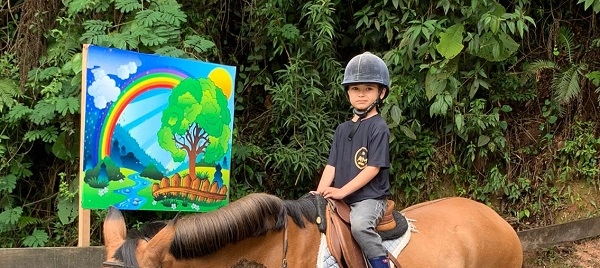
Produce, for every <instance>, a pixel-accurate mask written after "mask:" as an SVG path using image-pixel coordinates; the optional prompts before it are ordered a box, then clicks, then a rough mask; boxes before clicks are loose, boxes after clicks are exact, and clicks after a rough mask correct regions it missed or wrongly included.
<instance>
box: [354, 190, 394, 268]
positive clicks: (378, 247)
mask: <svg viewBox="0 0 600 268" xmlns="http://www.w3.org/2000/svg"><path fill="white" fill-rule="evenodd" d="M385 206H386V200H385V199H384V200H381V199H366V200H363V201H359V202H355V203H352V204H350V208H351V209H350V228H351V230H352V236H353V237H354V239H355V240H356V242H357V243H358V244H359V245H360V247H361V249H362V251H363V252H364V253H365V256H367V258H368V259H372V258H378V257H382V256H384V257H386V259H387V249H386V248H385V247H384V246H383V243H382V241H381V236H379V234H378V233H377V231H376V230H375V227H376V225H377V223H378V222H379V221H380V220H381V217H383V213H384V212H385Z"/></svg>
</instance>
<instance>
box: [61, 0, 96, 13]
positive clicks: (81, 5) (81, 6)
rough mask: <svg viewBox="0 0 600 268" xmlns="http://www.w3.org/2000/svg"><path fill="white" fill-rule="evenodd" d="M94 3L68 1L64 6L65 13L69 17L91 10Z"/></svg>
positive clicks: (75, 0)
mask: <svg viewBox="0 0 600 268" xmlns="http://www.w3.org/2000/svg"><path fill="white" fill-rule="evenodd" d="M93 4H94V3H93V2H92V1H88V0H72V1H68V3H66V4H65V5H66V6H67V12H68V14H69V15H70V16H73V15H75V14H77V13H80V12H83V11H85V10H89V9H91V8H92V5H93Z"/></svg>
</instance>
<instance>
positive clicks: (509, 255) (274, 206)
mask: <svg viewBox="0 0 600 268" xmlns="http://www.w3.org/2000/svg"><path fill="white" fill-rule="evenodd" d="M313 201H314V200H311V198H310V197H309V198H301V199H299V200H282V199H280V198H278V197H275V196H272V195H268V194H250V195H248V196H246V197H244V198H242V199H240V200H238V201H235V202H232V203H231V204H229V205H228V206H225V207H223V208H221V209H219V210H216V211H213V212H209V213H204V214H192V215H187V216H183V217H179V218H176V219H174V220H172V221H170V222H169V223H168V224H166V223H165V224H163V225H160V226H159V228H158V229H160V231H157V230H156V226H154V227H155V228H154V229H153V228H142V229H141V230H139V231H138V230H133V231H130V233H129V234H128V235H127V236H126V227H125V221H124V218H123V216H122V215H121V213H120V212H119V211H118V210H117V209H115V208H111V209H110V211H109V213H108V215H107V216H106V219H105V221H104V230H103V235H104V242H105V248H106V256H107V261H106V262H104V267H132V268H133V267H141V268H158V267H162V268H180V267H211V268H212V267H233V266H236V264H238V265H239V263H240V262H242V261H246V260H247V261H251V262H253V263H257V264H260V265H264V266H265V267H292V268H295V267H299V268H306V267H317V266H318V265H317V255H318V251H319V247H320V243H319V241H320V240H321V233H320V232H319V230H318V228H317V225H316V224H315V223H314V219H315V218H316V217H317V209H316V207H315V205H314V203H313ZM402 212H403V213H404V215H405V216H406V218H408V219H412V220H414V222H413V223H412V224H413V227H414V228H415V229H416V231H414V232H412V234H411V235H410V241H409V242H408V245H406V247H405V248H404V249H403V250H402V251H401V253H400V255H399V256H398V261H399V263H400V265H401V266H402V267H403V268H407V267H408V268H410V267H461V268H463V267H473V268H485V267H499V268H500V267H501V268H520V267H521V266H522V262H523V252H522V248H521V243H520V240H519V237H518V236H517V234H516V232H515V231H514V229H513V228H512V227H511V226H510V225H509V224H508V223H507V222H506V221H505V220H504V219H503V218H502V217H500V216H499V215H498V214H497V213H496V212H494V210H492V209H490V208H489V207H487V206H486V205H484V204H481V203H479V202H476V201H473V200H470V199H466V198H459V197H451V198H444V199H438V200H434V201H429V202H425V203H421V204H417V205H414V206H411V207H409V208H406V209H404V210H403V211H402ZM238 267H242V266H238ZM249 267H250V266H249Z"/></svg>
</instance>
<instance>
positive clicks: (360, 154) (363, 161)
mask: <svg viewBox="0 0 600 268" xmlns="http://www.w3.org/2000/svg"><path fill="white" fill-rule="evenodd" d="M367 152H368V151H367V148H365V147H361V148H360V149H358V150H356V153H355V154H354V164H355V165H356V167H357V168H358V169H363V168H365V167H366V166H367Z"/></svg>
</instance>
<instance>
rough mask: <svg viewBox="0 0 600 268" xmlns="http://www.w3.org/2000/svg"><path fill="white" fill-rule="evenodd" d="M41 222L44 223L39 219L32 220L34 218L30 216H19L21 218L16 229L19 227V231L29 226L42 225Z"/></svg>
mask: <svg viewBox="0 0 600 268" xmlns="http://www.w3.org/2000/svg"><path fill="white" fill-rule="evenodd" d="M43 222H44V220H42V219H40V218H34V217H30V216H21V218H19V222H17V227H19V229H21V228H25V227H27V226H30V225H36V224H42V223H43Z"/></svg>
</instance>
